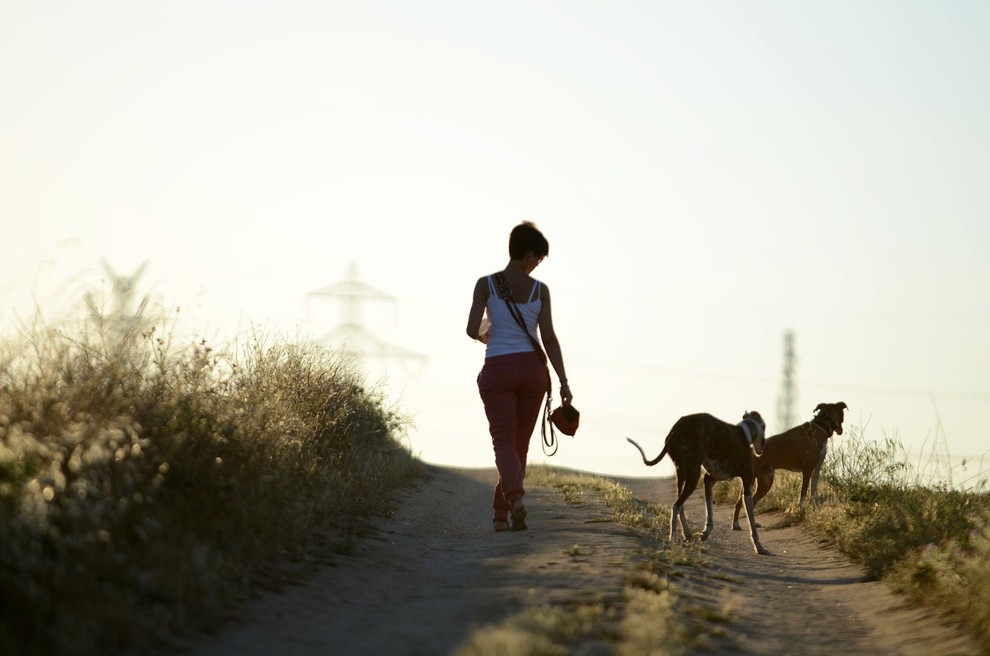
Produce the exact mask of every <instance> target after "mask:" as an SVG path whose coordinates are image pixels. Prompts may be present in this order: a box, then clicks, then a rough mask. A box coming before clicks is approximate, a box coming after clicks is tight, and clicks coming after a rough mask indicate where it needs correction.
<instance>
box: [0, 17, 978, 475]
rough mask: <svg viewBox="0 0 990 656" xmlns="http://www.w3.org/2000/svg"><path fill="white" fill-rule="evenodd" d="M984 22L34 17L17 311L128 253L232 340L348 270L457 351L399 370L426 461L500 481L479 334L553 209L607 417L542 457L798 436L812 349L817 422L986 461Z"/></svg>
mask: <svg viewBox="0 0 990 656" xmlns="http://www.w3.org/2000/svg"><path fill="white" fill-rule="evenodd" d="M987 34H990V4H988V3H986V2H983V1H974V2H951V3H943V2H912V1H905V0H896V1H887V2H884V1H878V2H869V3H864V2H853V1H849V2H841V1H840V2H827V3H822V2H817V3H813V2H749V3H738V2H587V1H575V0H571V1H567V2H500V3H470V2H436V1H432V0H424V1H417V2H374V3H366V2H324V1H320V2H317V1H315V0H314V1H308V2H306V1H298V0H285V1H282V2H277V3H276V2H215V1H208V0H207V1H202V0H197V1H195V2H194V1H187V0H171V1H170V2H159V3H135V2H126V1H120V2H107V1H105V0H93V1H91V2H85V3H64V2H58V3H52V2H28V1H26V0H6V1H5V2H3V3H2V4H0V89H2V93H3V98H4V100H3V102H2V103H0V221H2V240H3V257H2V258H0V322H2V323H3V325H4V326H5V329H7V330H10V329H12V328H11V327H12V326H15V325H16V323H17V320H18V317H24V316H27V315H28V314H30V307H31V299H32V298H33V299H34V300H35V301H36V302H37V303H38V304H40V305H41V307H42V308H43V309H44V310H45V312H46V314H47V315H48V316H52V317H54V316H56V315H57V312H58V311H59V310H57V308H62V307H65V305H66V304H67V303H69V302H71V301H73V300H76V301H78V299H79V298H80V297H81V294H82V293H83V292H84V291H85V290H87V289H99V288H100V287H101V284H102V285H103V286H104V288H105V287H106V285H107V284H108V277H107V275H106V274H105V272H104V270H103V268H102V266H101V264H100V259H101V258H105V259H106V261H107V263H108V264H109V265H110V266H111V267H112V269H113V270H114V271H116V272H118V273H121V274H130V273H133V272H134V271H136V270H137V268H138V267H139V266H140V265H141V263H142V262H147V263H148V265H147V268H146V270H145V271H144V272H143V274H142V275H141V277H140V278H139V280H140V285H139V286H140V288H141V289H142V290H143V291H144V292H146V293H148V294H150V295H151V296H152V298H153V301H154V302H155V303H156V304H157V305H160V306H161V307H170V308H174V307H176V306H179V307H181V308H182V311H181V313H180V316H181V317H182V321H183V322H184V324H183V325H185V326H188V327H189V328H190V330H192V331H194V332H196V333H197V334H200V335H202V336H204V337H206V338H209V339H210V340H212V341H218V342H222V341H223V340H224V339H226V338H227V337H228V336H231V335H233V334H235V333H237V332H238V331H244V330H247V329H250V327H251V326H255V327H262V328H263V329H264V330H266V331H269V332H276V333H285V334H289V335H300V336H306V335H313V336H314V337H319V336H321V335H323V334H326V333H327V332H328V331H330V330H331V329H332V328H333V327H334V322H331V321H330V320H329V319H326V318H324V319H320V320H318V319H316V318H315V317H316V316H317V312H316V310H315V309H314V303H313V302H311V301H309V302H308V301H307V294H308V292H311V291H313V290H315V289H318V288H320V287H324V286H326V285H330V284H333V283H335V282H338V281H340V280H342V279H343V278H344V277H345V275H346V273H347V271H348V267H349V266H350V264H351V263H354V264H356V266H357V268H358V272H359V275H360V277H361V279H362V280H364V281H365V282H366V283H368V284H370V285H373V286H374V287H377V288H379V289H381V290H383V291H385V292H388V293H389V294H392V295H394V297H395V302H393V303H388V302H385V301H380V302H376V303H371V304H368V305H367V306H363V307H362V309H363V310H364V311H365V314H364V315H363V321H364V322H365V325H366V326H367V327H368V328H369V330H371V331H373V332H374V333H375V334H377V335H379V336H380V337H381V338H382V339H383V340H385V341H386V342H388V343H390V344H394V345H396V346H399V347H402V348H405V349H409V350H412V351H416V352H419V353H422V354H423V355H425V356H426V357H427V358H428V360H427V364H426V365H425V366H423V367H415V366H410V365H409V364H408V363H403V362H402V361H398V362H386V363H384V364H379V365H376V366H379V367H383V368H385V369H386V370H387V371H388V376H389V377H388V379H387V381H386V388H385V389H386V390H387V391H388V393H389V394H390V396H391V398H394V399H395V400H396V403H397V404H398V406H399V407H400V408H401V409H402V410H403V411H404V412H406V413H407V414H409V415H410V416H411V418H412V421H413V422H414V425H413V426H412V428H411V429H410V432H409V442H410V444H411V446H412V448H413V450H414V451H415V452H416V453H417V454H419V455H420V456H422V457H423V458H424V459H425V460H427V461H430V462H435V463H440V464H451V465H462V466H470V467H483V466H492V465H493V464H494V459H493V457H492V452H491V445H490V439H489V437H488V433H487V423H486V421H485V418H484V412H483V408H482V406H481V402H480V399H479V397H478V393H477V387H476V383H475V377H476V375H477V373H478V370H479V369H480V367H481V364H482V361H483V357H484V349H483V346H481V345H480V344H479V343H476V342H473V341H471V340H470V339H469V338H468V337H467V336H466V335H465V333H464V328H465V323H466V317H467V311H468V307H469V304H470V300H471V298H470V297H471V291H472V289H473V286H474V282H475V280H476V279H477V278H478V277H479V276H481V275H483V274H487V273H490V272H492V271H495V270H497V269H500V268H502V267H503V266H504V265H505V263H506V261H507V260H508V254H507V241H508V233H509V231H510V230H511V228H512V227H513V226H514V225H515V224H516V223H518V222H519V221H520V220H523V219H529V220H532V221H534V222H535V223H536V224H537V226H538V227H540V228H541V229H542V230H543V231H544V233H545V234H546V236H547V237H548V239H549V241H550V257H548V258H547V259H546V260H545V261H544V262H543V264H542V265H541V266H540V267H539V268H538V269H537V270H536V272H535V274H534V275H536V277H538V278H540V279H541V280H543V281H544V282H545V283H546V284H547V285H548V286H549V288H550V289H551V291H552V293H553V299H554V319H555V324H556V327H557V332H558V335H559V337H560V339H561V343H562V347H563V350H564V356H565V360H566V363H567V368H568V374H569V378H570V382H571V386H572V389H573V392H574V394H575V399H574V403H575V405H576V406H577V407H578V408H580V409H581V411H582V425H581V429H580V430H579V432H578V435H577V436H576V437H575V438H569V437H562V442H561V447H560V451H559V453H558V454H557V455H556V456H554V457H553V458H552V459H549V460H548V459H547V458H545V456H543V454H542V453H541V452H540V448H539V446H538V443H537V441H535V440H534V445H533V448H532V449H531V461H533V462H550V463H551V464H556V465H560V466H566V467H576V468H579V469H584V470H590V471H596V472H601V473H609V474H618V475H647V474H649V475H660V474H667V473H670V472H672V468H671V467H670V466H669V461H665V462H664V463H663V465H662V466H660V467H657V468H654V469H652V470H646V469H645V468H644V467H643V465H642V462H641V460H640V459H639V454H638V453H637V452H636V451H635V449H633V448H632V447H631V446H630V445H629V444H627V443H626V441H625V437H626V436H632V437H635V438H636V439H637V440H638V441H639V442H640V443H642V444H643V445H644V446H645V447H646V450H647V451H649V452H658V451H659V449H660V446H661V444H662V441H663V438H664V436H665V435H666V433H667V431H668V430H669V428H670V426H671V425H672V424H673V423H674V421H676V419H677V418H678V417H680V416H682V415H685V414H689V413H693V412H710V413H712V414H714V415H716V416H717V417H720V418H722V419H724V420H726V421H731V422H733V423H734V422H736V421H738V420H739V419H740V418H741V415H742V413H743V411H744V410H747V409H755V410H759V411H760V412H761V413H762V414H763V415H764V417H765V418H766V419H767V422H768V424H769V428H770V431H771V432H774V431H779V430H781V429H783V428H785V427H784V426H780V425H778V422H777V403H778V396H779V394H780V389H781V372H782V368H783V335H784V332H785V331H786V330H793V331H794V334H795V347H796V356H797V360H796V366H795V381H796V390H797V397H798V398H797V405H796V408H795V410H796V414H797V420H798V421H806V420H808V419H810V418H811V416H812V410H813V408H814V407H815V405H817V404H818V403H820V402H834V401H845V402H846V403H847V404H848V406H849V412H848V413H847V422H846V427H847V430H848V429H850V428H855V427H858V428H859V429H862V430H864V432H865V435H866V436H867V437H869V438H871V439H877V440H881V439H883V438H884V437H896V438H897V439H899V440H901V441H902V442H903V443H904V444H905V445H907V446H908V447H909V448H910V449H911V450H912V451H914V452H926V451H930V450H931V449H932V447H933V445H936V444H938V443H942V444H943V445H944V447H945V448H947V450H948V451H949V452H950V453H951V455H952V457H953V458H955V459H960V458H962V457H968V458H970V459H973V458H975V459H976V461H977V463H979V459H980V458H981V456H986V458H985V462H984V463H983V467H984V468H988V467H990V455H986V454H987V449H988V448H990V447H988V445H990V440H988V438H990V429H988V423H987V417H988V415H990V375H988V372H990V349H988V335H990V303H988V299H990V294H988V292H987V291H986V286H987V283H988V281H990V257H988V256H987V254H986V250H987V248H988V246H990V184H988V181H990V41H988V39H987V38H986V35H987ZM321 321H322V323H321ZM369 368H370V366H369ZM376 376H377V374H376ZM939 426H940V428H939ZM536 439H537V440H538V437H537V438H536ZM836 439H838V440H842V439H845V438H836ZM973 467H974V465H972V464H970V465H969V469H968V470H966V471H965V472H964V471H961V470H960V471H957V472H956V473H955V474H954V476H955V477H956V479H957V480H958V479H960V478H965V477H966V476H969V475H971V474H972V473H974V469H973Z"/></svg>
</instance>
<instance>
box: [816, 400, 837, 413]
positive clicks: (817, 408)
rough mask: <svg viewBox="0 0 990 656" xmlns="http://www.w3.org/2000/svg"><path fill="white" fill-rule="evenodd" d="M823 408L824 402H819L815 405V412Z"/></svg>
mask: <svg viewBox="0 0 990 656" xmlns="http://www.w3.org/2000/svg"><path fill="white" fill-rule="evenodd" d="M843 405H844V404H843ZM824 409H825V404H824V403H819V404H818V405H816V406H815V414H818V413H819V412H821V411H822V410H824Z"/></svg>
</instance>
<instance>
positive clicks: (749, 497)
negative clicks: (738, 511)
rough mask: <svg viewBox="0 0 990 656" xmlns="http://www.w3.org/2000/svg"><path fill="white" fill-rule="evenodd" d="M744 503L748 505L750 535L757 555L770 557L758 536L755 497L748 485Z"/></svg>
mask: <svg viewBox="0 0 990 656" xmlns="http://www.w3.org/2000/svg"><path fill="white" fill-rule="evenodd" d="M743 490H745V493H744V501H745V503H746V517H747V518H748V519H749V533H750V537H751V538H752V539H753V548H754V549H756V553H758V554H763V555H770V552H769V551H767V550H766V549H764V548H763V545H762V544H760V536H759V535H757V534H756V513H755V512H754V511H753V505H754V504H753V495H752V494H750V492H749V487H748V486H746V483H745V482H744V483H743Z"/></svg>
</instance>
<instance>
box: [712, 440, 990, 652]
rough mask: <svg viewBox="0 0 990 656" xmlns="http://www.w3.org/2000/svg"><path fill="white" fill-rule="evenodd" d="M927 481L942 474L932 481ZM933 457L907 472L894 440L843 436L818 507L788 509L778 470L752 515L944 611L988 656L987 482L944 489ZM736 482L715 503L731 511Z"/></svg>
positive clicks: (785, 479)
mask: <svg viewBox="0 0 990 656" xmlns="http://www.w3.org/2000/svg"><path fill="white" fill-rule="evenodd" d="M932 472H943V474H941V475H940V476H939V477H937V478H936V477H934V476H933V475H932ZM944 472H950V473H951V467H950V466H949V464H948V463H947V462H940V461H939V456H938V455H937V453H936V450H935V449H934V448H933V450H932V453H930V454H928V455H927V456H924V457H922V458H921V459H919V465H918V466H915V465H912V464H911V462H910V460H909V458H908V455H907V452H906V450H905V449H904V448H903V447H902V446H901V444H900V443H899V442H898V441H897V440H896V439H891V438H886V437H885V438H884V439H882V440H871V439H867V438H866V436H865V435H864V431H863V430H862V429H860V428H858V427H852V428H851V429H850V430H848V431H847V433H846V436H845V438H844V439H843V440H842V443H841V445H840V446H839V447H838V448H836V447H833V448H831V449H830V450H829V455H828V458H827V459H826V461H825V465H824V466H823V468H822V475H821V481H820V484H819V490H818V491H819V494H818V498H817V499H816V500H815V501H814V502H813V503H807V504H805V506H803V507H802V506H799V505H798V498H799V495H800V491H801V475H800V474H799V473H796V472H787V471H778V472H777V473H776V477H775V479H774V485H773V487H772V488H770V492H769V493H768V494H767V495H766V496H765V497H764V498H763V499H762V500H761V501H760V503H759V504H758V505H757V508H756V510H757V513H758V514H759V513H766V512H771V511H779V512H781V513H783V516H784V517H785V519H786V521H788V522H790V523H803V524H804V525H805V526H807V527H808V528H809V529H810V530H812V531H814V532H815V533H817V534H818V535H821V536H823V537H826V538H828V539H829V540H830V541H831V542H832V543H833V544H835V545H836V546H837V547H838V548H839V549H840V550H841V551H842V552H843V553H845V554H846V555H847V556H849V557H850V558H851V559H852V560H853V561H855V562H857V563H860V564H862V565H863V566H864V568H865V569H866V572H867V574H868V575H869V576H871V577H873V578H877V579H884V580H886V581H887V582H888V583H890V584H891V585H892V586H893V587H894V589H896V590H897V591H899V592H902V593H905V594H907V595H908V596H910V597H911V598H912V599H914V600H915V601H917V602H918V603H921V604H927V605H931V606H933V607H936V608H940V609H945V610H948V611H950V612H952V613H953V614H955V615H956V616H957V617H958V618H959V619H960V620H961V621H962V622H964V623H965V624H966V625H968V626H969V627H970V628H971V629H972V630H973V631H974V632H975V633H976V634H977V635H978V636H980V638H981V639H982V640H983V642H984V644H985V645H987V646H988V649H990V569H988V568H987V566H986V563H987V562H990V494H988V492H987V478H988V477H987V474H986V472H985V471H981V472H980V473H979V474H977V475H975V476H974V475H972V474H970V475H969V479H968V482H969V487H968V488H967V489H958V488H954V487H951V486H950V485H948V484H947V483H946V482H945V480H946V476H945V474H944ZM739 490H740V484H739V482H738V481H732V482H728V483H719V484H718V485H717V486H716V500H717V501H718V502H720V503H735V501H736V499H737V498H738V496H739Z"/></svg>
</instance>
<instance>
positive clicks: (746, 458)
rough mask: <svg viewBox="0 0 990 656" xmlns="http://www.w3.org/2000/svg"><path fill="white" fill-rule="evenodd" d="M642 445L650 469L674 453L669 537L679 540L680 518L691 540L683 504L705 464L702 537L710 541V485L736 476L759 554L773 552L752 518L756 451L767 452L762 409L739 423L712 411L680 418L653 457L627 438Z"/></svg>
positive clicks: (746, 416) (712, 485) (685, 533)
mask: <svg viewBox="0 0 990 656" xmlns="http://www.w3.org/2000/svg"><path fill="white" fill-rule="evenodd" d="M626 439H627V440H629V442H630V443H631V444H632V445H633V446H634V447H636V448H637V449H639V453H640V455H642V456H643V462H644V463H645V464H646V465H647V466H650V467H652V466H653V465H655V464H657V463H658V462H660V461H661V460H662V459H663V457H664V456H665V455H667V454H670V459H671V460H673V461H674V468H675V469H676V471H677V500H676V501H674V505H673V506H672V507H671V509H670V541H671V542H677V540H678V536H677V520H678V518H679V519H680V522H681V530H682V531H683V532H684V539H685V540H690V539H691V529H690V528H688V523H687V518H686V517H685V516H684V502H685V501H687V499H688V497H690V496H691V493H692V492H694V490H695V488H696V487H697V486H698V479H699V478H700V477H701V468H702V467H704V468H705V507H706V511H707V518H706V523H705V531H704V532H703V533H702V534H701V539H702V540H707V539H708V536H709V535H711V532H712V528H713V526H714V520H713V518H712V488H713V487H714V486H715V483H716V481H727V480H730V479H733V478H736V477H739V478H741V479H742V484H743V491H744V492H745V494H744V497H745V502H746V512H747V517H749V527H750V533H751V536H752V539H753V548H754V549H756V553H760V554H768V553H770V552H769V551H767V550H766V549H764V548H763V545H761V544H760V538H759V536H757V534H756V521H755V520H754V519H753V496H752V494H751V493H750V490H752V489H753V480H754V476H755V466H754V464H753V463H754V457H753V456H754V453H756V454H758V453H760V452H761V451H762V450H763V444H764V442H765V439H766V423H764V421H763V417H761V416H760V413H758V412H745V413H744V414H743V420H742V421H741V422H739V423H738V424H735V425H733V424H729V423H726V422H724V421H722V420H721V419H717V418H715V417H713V416H712V415H710V414H706V413H701V414H694V415H687V416H684V417H681V418H680V419H678V420H677V422H676V423H675V424H674V426H673V427H672V428H671V429H670V433H668V434H667V439H666V440H665V441H664V445H663V450H662V451H660V455H658V456H657V457H656V458H654V459H653V460H647V459H646V453H645V452H644V451H643V448H642V447H641V446H640V445H639V444H637V443H636V442H635V441H634V440H632V439H631V438H628V437H627V438H626Z"/></svg>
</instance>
